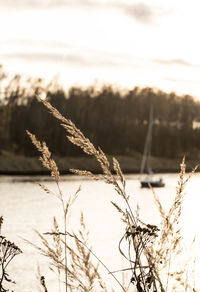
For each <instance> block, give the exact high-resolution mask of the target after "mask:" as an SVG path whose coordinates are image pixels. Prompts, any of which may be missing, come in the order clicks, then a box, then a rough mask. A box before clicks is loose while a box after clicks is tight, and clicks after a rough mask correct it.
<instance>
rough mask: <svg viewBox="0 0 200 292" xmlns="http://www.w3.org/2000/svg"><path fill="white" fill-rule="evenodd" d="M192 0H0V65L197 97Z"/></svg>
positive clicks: (198, 50) (199, 73)
mask: <svg viewBox="0 0 200 292" xmlns="http://www.w3.org/2000/svg"><path fill="white" fill-rule="evenodd" d="M199 13H200V2H199V1H197V0H190V1H189V0H187V1H186V0H167V1H160V0H144V1H135V0H129V1H128V0H0V28H1V33H0V63H2V64H3V66H4V68H5V71H7V72H11V73H21V74H26V75H31V76H38V77H40V76H41V77H45V78H51V77H53V76H55V75H57V74H59V76H60V82H62V83H63V84H64V85H65V86H66V87H68V86H71V85H74V84H76V85H77V84H79V85H88V84H92V83H93V82H94V81H95V82H99V83H100V84H101V83H102V82H106V83H111V84H115V85H117V86H122V87H128V88H132V87H134V86H136V85H139V86H155V87H157V88H160V89H163V90H166V91H168V92H169V91H176V92H177V93H179V94H182V93H189V94H191V95H194V96H196V97H199V98H200V38H199V27H200V17H199Z"/></svg>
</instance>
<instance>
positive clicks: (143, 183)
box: [140, 180, 165, 188]
mask: <svg viewBox="0 0 200 292" xmlns="http://www.w3.org/2000/svg"><path fill="white" fill-rule="evenodd" d="M140 183H141V187H142V188H150V187H152V188H162V187H164V186H165V184H164V182H163V181H160V180H159V181H141V182H140Z"/></svg>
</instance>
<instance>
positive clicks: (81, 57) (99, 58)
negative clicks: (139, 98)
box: [1, 52, 127, 68]
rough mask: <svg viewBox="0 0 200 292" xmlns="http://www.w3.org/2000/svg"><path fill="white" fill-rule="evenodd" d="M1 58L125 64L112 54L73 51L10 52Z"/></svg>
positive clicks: (88, 64) (105, 65)
mask: <svg viewBox="0 0 200 292" xmlns="http://www.w3.org/2000/svg"><path fill="white" fill-rule="evenodd" d="M1 57H2V58H4V59H7V60H9V59H10V60H12V59H13V60H22V61H24V62H30V63H31V62H38V63H40V62H47V63H61V64H64V65H70V66H73V67H85V68H86V67H87V68H88V67H90V68H91V67H103V68H108V67H118V66H121V65H124V66H126V65H127V64H126V63H121V62H120V61H117V60H116V59H115V58H112V56H109V55H108V56H105V55H104V54H102V55H100V54H95V53H94V54H93V55H91V53H89V52H88V53H85V54H74V53H66V54H60V53H55V52H51V53H45V52H29V53H26V52H15V53H12V54H3V55H1Z"/></svg>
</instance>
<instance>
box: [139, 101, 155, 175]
mask: <svg viewBox="0 0 200 292" xmlns="http://www.w3.org/2000/svg"><path fill="white" fill-rule="evenodd" d="M152 127H153V106H151V108H150V113H149V125H148V132H147V136H146V141H145V146H144V152H143V157H142V163H141V167H140V173H141V174H143V173H144V170H145V166H146V168H147V173H148V174H152V173H153V171H152V168H151V146H152Z"/></svg>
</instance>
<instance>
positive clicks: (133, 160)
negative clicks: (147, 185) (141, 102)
mask: <svg viewBox="0 0 200 292" xmlns="http://www.w3.org/2000/svg"><path fill="white" fill-rule="evenodd" d="M116 158H117V159H118V161H119V163H120V165H121V168H122V171H123V172H124V173H127V174H129V173H139V171H140V163H141V155H140V154H137V153H136V154H135V155H134V156H132V157H131V156H118V157H116ZM54 159H55V161H56V163H57V165H58V167H59V169H60V172H61V174H70V173H71V172H70V169H71V168H76V169H82V170H89V171H92V172H93V173H100V172H101V169H100V167H99V165H98V163H97V162H96V160H95V159H94V158H92V157H88V156H81V157H62V158H61V157H54ZM109 160H110V161H111V160H112V157H109ZM180 162H181V159H166V158H158V157H152V168H153V170H154V172H155V173H173V172H179V170H180ZM186 164H187V170H188V171H190V170H191V169H192V168H193V167H194V166H196V165H197V164H198V161H195V160H187V158H186ZM0 174H2V175H26V174H27V175H47V174H49V173H48V171H47V170H46V169H44V168H43V167H42V165H41V163H40V161H39V159H38V158H37V157H24V156H21V155H15V154H12V153H8V152H6V153H3V154H2V155H0Z"/></svg>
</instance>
